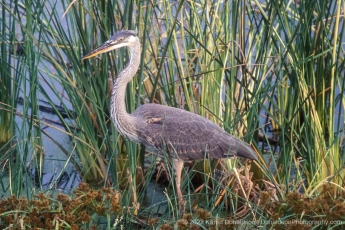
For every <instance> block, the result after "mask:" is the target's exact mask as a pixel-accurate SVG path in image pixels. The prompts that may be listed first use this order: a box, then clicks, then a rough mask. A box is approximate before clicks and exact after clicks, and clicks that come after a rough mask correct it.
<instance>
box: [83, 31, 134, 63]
mask: <svg viewBox="0 0 345 230" xmlns="http://www.w3.org/2000/svg"><path fill="white" fill-rule="evenodd" d="M137 42H138V37H137V34H136V32H135V31H133V30H121V31H119V32H117V33H116V34H114V35H113V36H111V38H110V39H109V40H108V41H106V42H104V43H103V44H102V45H100V46H99V47H98V48H96V49H94V50H92V51H91V52H90V53H88V54H86V55H85V56H84V57H82V59H81V60H84V59H88V58H90V57H93V56H96V55H98V54H101V53H105V52H108V51H111V50H114V49H118V48H121V47H124V46H130V47H131V46H134V45H135V44H136V43H137Z"/></svg>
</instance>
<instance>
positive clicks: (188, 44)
mask: <svg viewBox="0 0 345 230" xmlns="http://www.w3.org/2000/svg"><path fill="white" fill-rule="evenodd" d="M0 4H1V6H2V11H1V14H2V17H1V19H0V20H1V21H0V22H1V23H0V26H1V27H0V29H1V31H2V36H1V37H0V42H1V43H0V65H1V68H0V74H1V76H0V77H1V78H0V81H1V82H0V83H1V84H0V92H1V93H0V143H1V142H4V143H5V144H4V146H3V147H1V149H0V152H1V156H0V157H1V159H0V162H1V163H2V164H3V165H4V167H2V168H3V169H4V170H3V171H2V172H1V177H2V178H7V177H9V178H10V181H11V182H10V183H9V185H8V184H6V183H5V182H4V181H5V180H2V182H1V186H2V190H3V192H2V193H3V194H4V195H5V194H7V195H8V194H15V195H17V196H18V195H19V194H21V193H22V192H23V191H22V188H23V187H22V185H23V181H25V182H26V184H25V185H26V187H25V188H26V190H25V193H26V195H27V196H28V197H30V196H32V188H33V187H34V185H33V184H32V183H30V181H31V178H30V176H29V175H28V174H27V171H28V169H29V168H34V167H35V168H38V169H39V170H38V172H39V173H42V172H43V171H44V169H43V165H44V164H43V163H44V159H43V156H44V151H45V150H44V149H43V147H42V140H43V139H48V140H50V141H51V142H52V143H54V144H55V145H56V146H57V148H58V149H59V150H60V151H62V152H64V153H65V154H66V156H67V160H66V164H65V165H67V163H68V162H72V163H73V164H74V166H75V167H76V169H77V170H78V171H79V172H80V174H81V176H82V177H83V179H84V180H85V181H87V182H99V181H101V183H102V184H103V185H104V186H105V185H107V184H108V183H107V182H111V183H112V184H113V185H114V186H115V187H116V188H118V189H121V190H122V191H123V193H122V194H123V195H122V199H123V201H124V202H123V204H124V205H127V206H131V205H133V204H135V205H139V204H141V203H142V202H143V197H144V193H143V191H145V188H146V186H147V183H146V184H145V185H144V186H143V187H142V184H144V182H145V181H149V180H150V179H151V177H152V174H153V171H154V170H155V164H154V163H152V164H151V165H150V166H149V168H148V170H145V169H143V165H144V164H143V160H144V148H143V147H142V146H139V145H137V144H134V143H132V142H130V141H128V140H125V139H123V138H122V137H120V136H119V135H118V133H117V132H116V130H115V128H114V127H113V125H112V122H111V120H110V117H109V108H110V107H109V101H110V100H109V99H110V91H111V85H112V82H113V80H115V78H116V74H117V73H118V72H119V71H120V70H121V69H122V68H123V66H124V65H125V64H126V63H127V60H128V53H127V52H126V51H125V50H121V51H117V52H116V53H114V52H110V53H109V54H104V55H102V56H100V57H97V58H95V59H90V60H88V61H83V62H81V57H82V56H83V54H86V53H88V52H89V51H91V50H92V49H93V48H95V47H97V46H98V45H100V44H101V43H103V42H104V41H106V40H107V39H108V38H109V37H110V36H111V35H112V34H114V33H115V32H116V31H118V30H121V29H134V30H137V32H138V36H139V37H140V38H141V42H142V55H141V58H142V62H141V65H140V69H139V71H138V73H137V75H136V77H135V78H134V80H133V81H132V82H131V83H130V84H129V85H128V87H127V94H126V105H127V110H128V111H129V112H132V111H134V110H135V108H137V107H138V106H139V105H140V104H142V103H147V102H153V103H160V104H165V105H169V106H174V107H179V108H184V109H186V110H189V111H191V112H194V113H197V114H200V115H202V116H205V117H207V118H208V119H210V120H212V121H214V122H215V123H217V124H219V125H220V126H222V127H223V128H224V129H225V130H226V131H228V132H229V133H231V134H234V135H237V136H239V137H241V138H243V139H244V140H245V141H247V142H251V143H252V145H253V146H254V147H255V148H256V149H258V150H259V151H258V152H260V153H261V154H260V158H262V159H261V160H260V162H258V163H257V164H256V165H253V166H252V168H254V169H253V171H254V176H253V178H256V179H259V180H258V181H259V184H258V185H257V187H258V188H259V189H262V190H265V189H267V187H265V186H263V185H262V183H263V182H262V181H265V183H269V184H270V185H271V186H272V187H273V188H274V190H275V191H276V196H277V199H278V200H284V198H285V197H287V195H286V194H287V193H288V192H290V191H292V192H293V191H296V190H297V189H299V188H300V187H301V188H302V190H303V193H304V194H305V195H307V196H314V195H315V196H316V195H318V194H319V192H320V191H321V190H320V185H321V184H323V183H324V182H325V181H329V182H331V183H334V184H337V185H338V187H333V188H332V189H333V190H334V192H335V193H336V192H337V190H339V189H338V188H340V187H343V186H344V185H343V181H344V169H343V164H344V157H343V151H342V144H343V143H342V140H343V123H344V118H343V115H344V106H345V105H344V98H343V96H344V87H345V84H344V81H343V73H344V50H343V46H342V44H343V41H344V23H343V21H342V20H343V19H342V14H343V12H342V11H341V9H342V7H341V6H343V5H344V1H343V0H339V1H336V2H334V1H326V0H318V1H313V0H307V1H299V2H298V3H297V1H287V0H280V1H267V2H265V3H261V2H259V1H257V0H254V1H238V0H233V1H226V2H223V1H183V0H181V1H177V2H176V1H166V0H164V1H123V2H114V1H82V2H80V1H79V2H72V1H69V3H65V2H62V3H59V4H62V5H59V6H57V5H56V4H51V3H48V2H42V1H38V0H27V1H24V2H23V3H21V2H13V1H10V2H9V3H8V2H7V1H2V2H1V3H0ZM67 4H68V5H67ZM61 8H62V9H61ZM19 48H21V52H19V51H18V49H19ZM58 84H60V85H61V86H62V88H63V89H64V90H65V95H63V94H61V93H60V90H59V87H57V85H58ZM48 89H49V91H48ZM19 93H22V94H23V95H24V97H23V107H22V111H19V110H16V109H17V107H18V106H17V101H18V95H19ZM52 96H54V97H56V98H57V99H58V101H60V106H61V107H62V108H63V109H64V110H65V111H64V115H62V112H61V110H59V109H58V108H57V106H56V105H55V104H54V103H55V102H53V100H52V99H51V97H52ZM42 97H43V98H44V99H45V100H46V101H47V102H48V103H49V104H50V106H51V107H52V108H53V110H55V112H56V114H57V115H58V117H59V119H60V123H61V125H62V126H63V127H64V131H62V130H61V129H60V128H59V127H57V126H53V125H51V124H49V123H46V122H45V121H43V120H42V118H41V116H40V113H39V105H38V100H39V98H42ZM66 98H68V100H66ZM70 107H71V108H73V112H71V111H70V110H69V108H70ZM16 117H17V118H18V119H21V123H18V124H17V123H16V122H15V118H16ZM66 117H67V118H66ZM43 125H50V126H52V127H54V128H55V129H56V130H57V132H63V133H65V134H67V135H68V136H69V138H70V140H71V144H72V149H71V150H66V149H65V148H64V147H62V145H61V144H60V143H57V142H56V141H55V140H54V138H52V137H51V136H50V135H49V133H47V132H45V131H44V129H43V128H42V127H43ZM14 131H15V133H14ZM270 131H274V132H276V133H278V140H276V141H275V142H277V146H274V145H272V144H270V143H274V142H272V141H271V139H272V138H274V137H272V136H271V134H270V133H269V132H270ZM14 134H15V135H16V136H15V138H14ZM259 141H263V142H264V143H265V144H262V145H261V144H258V143H259ZM75 155H76V156H75ZM14 158H15V159H16V160H11V159H14ZM27 161H30V164H27ZM217 164H218V163H217ZM234 166H236V163H232V162H230V161H229V160H226V161H223V162H222V170H225V171H227V172H228V173H230V172H231V173H230V174H231V176H228V177H226V178H227V181H226V180H224V183H220V182H216V179H215V177H214V176H213V175H214V174H213V172H214V171H213V170H214V169H215V168H217V167H213V162H205V163H204V165H203V167H198V166H193V167H192V170H189V171H186V172H185V178H186V179H185V180H184V183H183V187H184V188H185V189H186V190H188V191H194V190H195V189H197V187H196V186H194V185H193V184H192V182H194V180H193V179H194V178H198V177H199V178H201V181H202V183H201V184H206V185H207V186H206V185H205V186H204V187H203V189H201V191H202V195H203V196H202V197H203V198H205V200H206V204H205V206H207V208H210V209H212V211H211V215H217V214H220V213H221V212H222V211H224V210H225V209H226V207H227V205H226V204H227V203H228V202H227V201H226V200H230V201H231V202H232V203H231V205H230V206H231V208H232V212H234V213H236V211H238V209H237V208H238V207H239V205H238V203H237V202H239V200H240V201H241V202H243V199H242V198H243V197H242V198H241V199H239V200H237V199H238V196H237V195H238V194H237V192H238V191H236V192H232V189H233V188H235V186H234V184H233V183H227V182H230V181H232V180H234V178H237V179H238V181H240V180H239V178H241V176H240V174H241V173H239V174H237V175H236V176H234V174H233V173H235V174H236V170H233V168H234ZM200 168H201V169H200ZM143 172H146V173H143ZM172 173H173V172H172V170H170V171H169V170H167V174H168V175H169V176H168V177H170V178H173V175H172ZM245 174H248V173H247V172H246V173H245ZM200 175H201V176H200ZM210 175H212V176H210ZM38 177H39V180H40V179H41V175H38ZM247 178H252V177H251V176H250V177H248V176H247ZM209 184H211V185H210V187H211V189H209V188H208V185H209ZM240 185H241V183H239V186H240ZM139 187H140V188H143V190H139V189H138V188H139ZM240 187H241V186H240ZM272 187H270V189H272ZM215 191H226V192H225V194H226V195H225V196H224V201H222V202H218V201H219V199H218V198H219V197H217V198H215V197H213V198H210V199H209V197H211V196H215V195H214V193H216V192H215ZM255 191H256V194H254V195H252V197H253V196H255V195H257V194H258V193H259V192H257V190H255ZM205 194H206V195H205ZM175 198H176V197H171V200H169V201H172V200H175ZM187 198H188V199H186V200H188V201H189V205H190V206H189V207H190V208H191V209H193V202H192V198H193V199H194V198H196V196H192V195H190V194H189V195H188V197H187ZM169 199H170V198H169ZM196 199H197V198H196ZM217 202H218V203H217ZM172 203H174V202H172ZM216 203H217V204H218V205H219V204H220V205H219V206H217V205H215V204H216ZM244 203H245V202H244ZM250 205H253V206H255V204H254V203H253V202H251V203H250ZM335 205H336V204H334V206H335ZM175 207H176V206H175ZM258 207H259V206H258ZM173 210H174V205H171V206H168V208H167V211H166V213H167V214H166V216H169V215H170V214H172V213H173ZM131 212H133V213H134V214H137V213H138V209H133V210H131ZM139 212H140V210H139ZM256 212H258V213H259V212H260V211H259V210H257V211H256ZM143 213H144V211H143ZM146 214H147V213H145V215H146ZM284 215H285V216H289V215H292V214H291V213H289V212H286V213H283V216H284ZM318 215H319V214H318ZM320 215H321V214H320ZM283 216H282V217H281V218H283ZM265 218H266V217H265ZM267 218H269V217H267ZM181 223H182V222H181ZM189 227H190V226H189Z"/></svg>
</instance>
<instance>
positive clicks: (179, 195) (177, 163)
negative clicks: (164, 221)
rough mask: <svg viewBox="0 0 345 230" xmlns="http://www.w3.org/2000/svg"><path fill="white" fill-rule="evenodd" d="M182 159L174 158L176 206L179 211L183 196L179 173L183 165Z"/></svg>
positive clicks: (181, 208) (181, 207) (181, 206)
mask: <svg viewBox="0 0 345 230" xmlns="http://www.w3.org/2000/svg"><path fill="white" fill-rule="evenodd" d="M183 163H184V162H183V160H180V159H174V169H175V184H176V191H177V199H178V207H179V211H180V212H181V211H182V210H183V196H182V191H181V174H182V167H183Z"/></svg>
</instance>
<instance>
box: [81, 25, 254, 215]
mask: <svg viewBox="0 0 345 230" xmlns="http://www.w3.org/2000/svg"><path fill="white" fill-rule="evenodd" d="M125 46H128V47H129V50H130V58H129V63H128V64H127V66H126V67H125V68H124V69H123V70H122V71H121V72H120V73H119V74H118V76H117V78H116V81H115V83H114V85H113V89H112V93H111V104H110V107H111V118H112V120H113V123H114V125H115V127H116V129H117V130H118V131H119V132H120V134H121V135H122V136H124V137H126V138H128V139H130V140H132V141H135V142H138V143H142V144H144V145H145V146H146V147H148V148H150V149H154V150H155V151H158V152H163V151H165V152H167V153H169V154H170V155H171V157H172V158H173V159H174V160H173V162H174V170H175V183H176V191H177V195H178V203H179V208H180V209H181V205H182V203H183V197H182V192H181V187H180V181H181V172H182V167H183V162H184V161H187V160H201V159H205V158H217V159H219V158H227V157H233V156H238V157H243V158H249V159H253V160H256V159H257V156H256V153H255V151H254V150H253V149H252V148H251V147H250V145H248V144H247V143H245V142H243V141H241V140H240V139H238V138H236V137H234V136H231V135H230V134H228V133H227V132H225V131H224V130H223V129H222V128H221V127H219V126H218V125H216V124H215V123H213V122H211V121H210V120H208V119H206V118H204V117H202V116H199V115H197V114H194V113H191V112H188V111H185V110H182V109H178V108H173V107H169V106H165V105H159V104H151V103H149V104H143V105H141V106H139V107H138V108H137V109H136V110H135V111H134V112H133V113H132V114H128V113H127V111H126V105H125V92H126V86H127V83H128V82H129V81H130V80H131V79H132V78H133V77H134V75H135V74H136V72H137V70H138V68H139V64H140V40H139V38H138V36H137V35H136V32H135V31H130V30H122V31H119V32H117V33H116V34H114V35H113V36H112V37H111V38H110V39H109V40H108V41H106V42H104V43H103V44H102V45H101V46H99V47H98V48H96V49H95V50H93V51H91V52H90V53H88V54H87V55H85V56H84V57H83V58H82V60H84V59H87V58H90V57H93V56H96V55H98V54H101V53H104V52H107V51H111V50H114V49H118V48H120V47H125Z"/></svg>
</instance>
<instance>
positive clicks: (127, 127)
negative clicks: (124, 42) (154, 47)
mask: <svg viewBox="0 0 345 230" xmlns="http://www.w3.org/2000/svg"><path fill="white" fill-rule="evenodd" d="M136 39H137V42H136V43H135V44H134V45H133V46H130V47H129V49H130V59H129V62H128V64H127V66H126V67H125V68H124V69H123V70H122V71H121V72H120V73H119V74H118V76H117V79H116V81H115V83H114V86H113V89H112V93H111V103H110V109H111V118H112V119H113V122H114V125H115V127H116V129H117V130H118V131H119V132H120V133H121V134H122V135H123V136H125V137H127V138H129V139H132V140H136V139H137V138H136V133H135V129H134V126H133V125H134V122H133V118H132V117H131V115H130V114H128V113H127V110H126V102H125V95H126V86H127V84H128V82H130V80H131V79H132V78H133V77H134V75H135V74H136V72H137V70H138V68H139V64H140V41H139V38H136Z"/></svg>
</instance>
